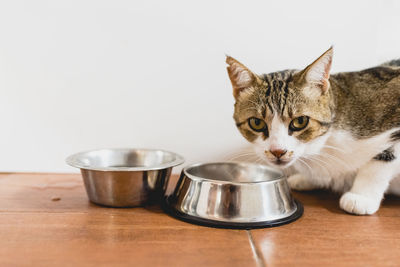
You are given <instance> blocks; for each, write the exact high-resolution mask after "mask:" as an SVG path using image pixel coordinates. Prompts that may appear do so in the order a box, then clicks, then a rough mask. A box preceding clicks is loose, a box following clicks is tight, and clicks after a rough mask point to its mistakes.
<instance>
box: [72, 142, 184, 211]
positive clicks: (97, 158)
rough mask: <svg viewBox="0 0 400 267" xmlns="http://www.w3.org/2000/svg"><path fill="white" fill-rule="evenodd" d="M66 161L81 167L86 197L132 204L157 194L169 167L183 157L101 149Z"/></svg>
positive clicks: (118, 204)
mask: <svg viewBox="0 0 400 267" xmlns="http://www.w3.org/2000/svg"><path fill="white" fill-rule="evenodd" d="M66 161H67V163H68V164H69V165H71V166H73V167H76V168H80V169H81V173H82V177H83V182H84V184H85V188H86V192H87V194H88V197H89V200H90V201H92V202H94V203H96V204H100V205H105V206H110V207H135V206H143V205H145V204H146V203H148V202H149V201H151V200H153V199H157V198H161V197H162V196H163V194H164V192H165V189H166V186H167V182H168V179H169V177H170V175H171V170H172V167H174V166H176V165H179V164H181V163H183V162H184V159H183V158H182V157H181V156H179V155H177V154H175V153H172V152H168V151H163V150H155V149H101V150H93V151H88V152H82V153H78V154H75V155H72V156H70V157H68V158H67V160H66Z"/></svg>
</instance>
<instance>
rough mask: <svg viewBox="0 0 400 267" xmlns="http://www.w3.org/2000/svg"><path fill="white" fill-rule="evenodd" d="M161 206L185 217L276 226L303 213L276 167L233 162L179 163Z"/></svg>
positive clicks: (226, 223) (219, 223)
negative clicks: (180, 167) (183, 165)
mask: <svg viewBox="0 0 400 267" xmlns="http://www.w3.org/2000/svg"><path fill="white" fill-rule="evenodd" d="M164 207H165V210H166V211H167V212H168V213H170V214H171V215H173V216H175V217H178V218H179V219H182V220H184V221H188V222H192V223H196V224H201V225H208V226H215V227H225V228H259V227H269V226H276V225H280V224H285V223H288V222H291V221H294V220H296V219H297V218H299V217H300V216H301V215H302V213H303V207H302V205H301V204H300V203H299V202H298V201H296V200H294V199H293V198H292V196H291V192H290V188H289V186H288V183H287V181H286V178H285V176H284V175H283V174H282V173H281V172H279V171H277V170H274V169H271V168H269V167H267V166H264V165H258V164H248V163H232V162H229V163H206V164H196V165H191V166H188V167H186V168H184V169H183V170H182V174H181V176H180V178H179V181H178V182H177V185H176V187H175V190H174V191H173V193H171V194H170V195H167V196H166V198H165V202H164Z"/></svg>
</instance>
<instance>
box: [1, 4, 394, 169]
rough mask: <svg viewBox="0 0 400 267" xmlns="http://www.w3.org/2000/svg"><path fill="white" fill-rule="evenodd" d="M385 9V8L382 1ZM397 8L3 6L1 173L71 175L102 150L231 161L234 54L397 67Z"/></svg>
mask: <svg viewBox="0 0 400 267" xmlns="http://www.w3.org/2000/svg"><path fill="white" fill-rule="evenodd" d="M381 2H382V3H381ZM399 11H400V4H399V3H398V2H396V1H395V0H392V1H366V0H364V1H293V2H289V1H243V0H242V1H175V0H168V1H161V0H159V1H98V0H93V1H82V0H75V1H73V0H68V1H28V0H27V1H14V0H13V1H1V2H0V123H1V124H0V125H1V128H0V171H57V172H64V171H65V172H70V171H73V169H72V168H70V167H68V166H66V164H65V163H64V159H65V157H66V156H68V155H69V154H71V153H75V152H78V151H82V150H88V149H93V148H102V147H153V148H163V149H168V150H172V151H176V152H178V153H180V154H182V155H183V156H185V157H186V159H187V163H192V162H198V161H209V160H218V159H227V158H229V157H230V156H229V155H232V153H235V152H234V151H235V150H236V149H237V148H240V147H242V146H244V145H245V144H246V142H245V141H244V140H243V138H242V137H241V136H240V135H239V133H238V131H237V130H236V129H235V126H234V123H233V119H232V111H233V99H232V95H231V87H230V82H229V80H228V78H227V75H226V70H225V63H224V57H225V56H224V55H225V53H226V54H229V55H231V56H234V57H236V58H238V59H239V60H241V61H242V62H243V63H245V64H246V65H248V66H249V67H250V68H251V69H253V70H254V71H255V72H258V73H261V72H271V71H274V70H279V69H285V68H301V67H304V66H305V65H306V64H308V63H310V62H311V61H312V60H313V59H314V58H316V57H317V56H319V54H321V53H322V52H323V51H324V50H326V49H327V48H328V47H329V46H330V45H331V44H334V45H335V49H336V50H335V53H336V54H335V58H334V65H333V71H343V70H355V69H360V68H364V67H369V66H372V65H374V64H377V63H380V62H382V61H384V60H388V59H391V58H396V57H400V50H399V48H400V30H399V27H400V26H399V25H400V16H399V14H400V12H399Z"/></svg>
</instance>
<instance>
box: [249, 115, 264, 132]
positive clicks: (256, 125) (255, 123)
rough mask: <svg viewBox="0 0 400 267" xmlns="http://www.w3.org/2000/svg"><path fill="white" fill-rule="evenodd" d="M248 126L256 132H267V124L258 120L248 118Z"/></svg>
mask: <svg viewBox="0 0 400 267" xmlns="http://www.w3.org/2000/svg"><path fill="white" fill-rule="evenodd" d="M248 123H249V126H250V128H251V129H252V130H254V131H256V132H264V131H266V130H267V124H266V123H265V121H263V120H261V119H258V118H250V119H249V120H248Z"/></svg>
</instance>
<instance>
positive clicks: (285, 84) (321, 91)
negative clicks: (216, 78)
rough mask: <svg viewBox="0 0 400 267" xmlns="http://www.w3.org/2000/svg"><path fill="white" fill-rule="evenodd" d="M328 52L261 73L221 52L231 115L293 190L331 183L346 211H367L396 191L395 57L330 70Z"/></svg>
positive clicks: (399, 75) (399, 160)
mask: <svg viewBox="0 0 400 267" xmlns="http://www.w3.org/2000/svg"><path fill="white" fill-rule="evenodd" d="M332 56H333V49H332V48H330V49H329V50H327V51H326V52H325V53H324V54H322V55H321V56H320V57H319V58H318V59H317V60H315V61H314V62H313V63H311V64H310V65H309V66H307V67H306V68H305V69H303V70H284V71H279V72H273V73H270V74H263V75H257V74H255V73H253V72H251V71H250V70H249V69H248V68H247V67H245V66H244V65H243V64H242V63H240V62H239V61H237V60H235V59H234V58H232V57H229V56H227V58H226V63H227V64H228V67H227V70H228V74H229V78H230V80H231V82H232V86H233V95H234V97H235V100H236V101H235V111H234V120H235V122H236V126H237V128H238V129H239V131H240V132H241V134H242V135H243V136H244V137H245V138H246V139H247V140H248V141H250V142H251V143H252V144H254V146H255V149H256V153H257V155H258V156H259V157H260V158H262V159H263V160H264V161H265V162H266V163H267V164H270V165H272V166H274V167H278V168H282V169H285V171H287V172H288V173H289V175H290V176H289V178H288V182H289V185H290V186H291V187H292V188H293V189H295V190H312V189H317V188H329V189H332V190H334V191H337V192H341V193H343V195H342V196H341V198H340V207H341V208H342V209H343V210H345V211H346V212H349V213H353V214H359V215H361V214H373V213H375V212H376V211H377V210H378V209H379V206H380V203H381V200H382V199H383V196H384V194H385V193H392V194H397V195H400V60H393V61H390V62H388V63H385V64H383V65H380V66H377V67H373V68H370V69H366V70H362V71H356V72H342V73H337V74H332V75H330V68H331V63H332Z"/></svg>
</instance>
